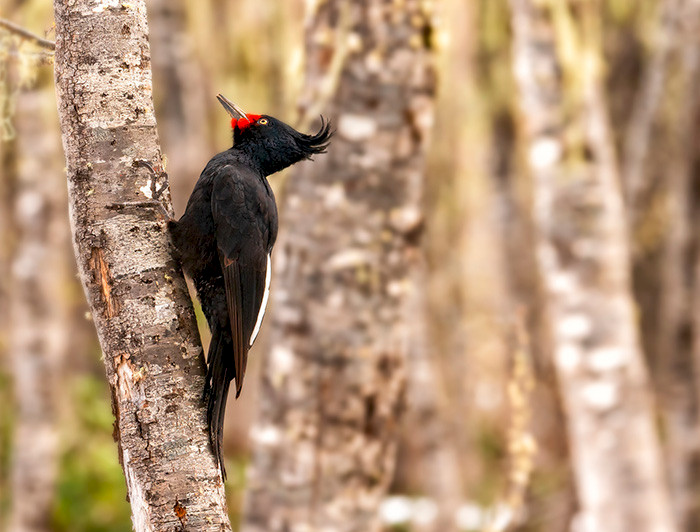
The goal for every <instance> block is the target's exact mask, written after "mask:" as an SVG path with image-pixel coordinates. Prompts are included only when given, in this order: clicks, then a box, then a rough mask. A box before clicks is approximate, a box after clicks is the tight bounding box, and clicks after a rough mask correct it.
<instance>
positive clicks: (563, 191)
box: [510, 0, 675, 532]
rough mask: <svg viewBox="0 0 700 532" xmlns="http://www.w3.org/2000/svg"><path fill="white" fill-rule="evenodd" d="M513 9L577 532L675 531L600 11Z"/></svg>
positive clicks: (529, 4) (530, 5)
mask: <svg viewBox="0 0 700 532" xmlns="http://www.w3.org/2000/svg"><path fill="white" fill-rule="evenodd" d="M510 4H511V10H512V21H513V30H514V47H513V61H514V71H515V76H516V78H517V82H518V86H519V89H520V104H521V112H522V118H523V125H524V132H525V137H526V141H527V150H526V154H527V159H528V164H529V167H530V172H531V174H532V178H533V180H534V194H535V205H534V210H535V217H536V223H537V229H538V232H539V235H538V239H539V242H538V255H539V268H540V274H541V276H542V278H543V282H544V286H545V289H546V294H547V295H546V297H547V305H548V313H549V318H550V323H551V328H552V335H553V340H554V357H555V366H556V369H557V373H558V377H559V383H560V387H561V391H562V396H563V399H564V406H565V411H566V415H567V423H568V430H569V440H570V445H571V449H572V458H573V463H574V469H575V474H576V485H577V489H578V495H579V500H580V505H581V507H580V511H579V514H578V515H577V517H576V518H575V522H574V530H576V531H577V532H584V531H585V532H600V531H605V532H629V531H630V530H634V531H635V532H647V531H648V532H666V531H672V530H674V529H675V528H674V525H673V518H672V513H671V508H670V502H669V497H668V493H667V488H666V485H665V480H664V474H663V469H662V460H661V452H660V446H659V441H658V435H657V434H656V431H655V425H654V413H653V408H652V402H651V398H650V390H649V384H648V377H647V372H646V368H645V366H644V360H643V356H642V353H641V349H640V345H639V339H638V331H637V329H636V321H635V317H634V310H633V304H632V299H631V290H630V279H629V251H628V246H627V235H626V220H625V213H624V210H623V205H622V196H621V193H620V184H619V181H618V177H619V176H618V171H617V165H616V161H615V154H614V151H613V150H614V145H613V141H612V139H611V138H610V135H609V127H608V123H607V120H608V119H607V116H606V110H605V106H604V102H603V97H602V94H601V79H600V74H601V70H600V69H601V65H600V57H599V52H598V51H597V50H599V49H598V48H597V46H598V43H597V42H596V38H597V37H599V33H598V32H599V30H600V28H599V27H598V26H597V24H598V22H599V20H598V19H597V18H596V17H598V16H599V14H598V13H597V12H596V11H595V10H594V7H595V6H596V5H597V4H596V2H591V1H589V2H586V3H585V5H580V6H579V9H578V11H577V15H576V18H574V17H573V14H572V12H570V11H569V9H570V8H569V5H568V4H567V3H560V2H552V3H551V4H549V3H542V2H535V1H533V0H511V2H510ZM564 38H566V39H567V41H566V44H567V45H568V48H567V49H566V50H562V49H561V48H559V46H563V44H562V42H561V39H564ZM572 43H573V45H574V46H573V47H572V46H571V44H572ZM572 52H573V53H572Z"/></svg>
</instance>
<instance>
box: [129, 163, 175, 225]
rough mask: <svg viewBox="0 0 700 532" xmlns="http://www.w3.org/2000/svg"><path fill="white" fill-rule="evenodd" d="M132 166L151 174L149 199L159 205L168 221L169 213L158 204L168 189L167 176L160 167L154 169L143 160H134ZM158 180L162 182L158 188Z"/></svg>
mask: <svg viewBox="0 0 700 532" xmlns="http://www.w3.org/2000/svg"><path fill="white" fill-rule="evenodd" d="M134 166H136V167H140V168H146V169H147V170H148V171H149V172H150V173H151V175H152V176H153V179H151V199H152V200H153V201H155V202H157V203H158V204H159V205H160V207H161V208H162V209H163V212H164V213H165V217H166V218H167V219H170V218H171V216H170V213H169V212H168V210H167V209H166V208H165V207H164V206H163V204H162V203H161V202H160V197H161V195H162V194H163V192H165V190H166V189H167V188H168V174H167V173H166V172H165V170H164V169H163V167H162V166H161V165H157V166H156V167H154V166H153V164H151V162H150V161H146V160H145V159H136V160H135V161H134ZM159 179H160V180H162V182H163V184H162V185H161V186H160V187H159V186H158V180H159Z"/></svg>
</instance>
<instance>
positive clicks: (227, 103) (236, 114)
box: [216, 94, 246, 120]
mask: <svg viewBox="0 0 700 532" xmlns="http://www.w3.org/2000/svg"><path fill="white" fill-rule="evenodd" d="M216 99H217V100H219V103H220V104H221V105H222V106H223V107H224V109H226V112H227V113H228V114H229V115H231V118H235V119H236V120H238V119H239V118H246V114H245V113H244V112H243V110H242V109H241V108H240V107H238V106H237V105H236V104H235V103H233V102H232V101H231V100H229V99H228V98H226V96H224V95H223V94H217V95H216Z"/></svg>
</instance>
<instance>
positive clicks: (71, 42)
mask: <svg viewBox="0 0 700 532" xmlns="http://www.w3.org/2000/svg"><path fill="white" fill-rule="evenodd" d="M54 8H55V16H56V84H57V93H58V106H59V114H60V118H61V126H62V130H63V145H64V149H65V154H66V166H67V174H68V186H69V201H70V212H71V222H72V228H73V239H74V246H75V253H76V258H77V262H78V268H79V270H80V276H81V280H82V283H83V286H84V288H85V292H86V295H87V298H88V301H89V304H90V307H91V310H92V316H93V319H94V321H95V325H96V327H97V331H98V335H99V338H100V344H101V346H102V350H103V352H104V360H105V367H106V370H107V377H108V379H109V383H110V387H111V391H112V405H113V409H114V414H115V417H116V422H115V431H114V432H115V437H116V439H117V442H118V444H119V456H120V460H121V462H122V466H123V468H124V474H125V476H126V483H127V489H128V494H129V500H130V501H131V508H132V519H133V523H134V528H135V529H136V530H137V532H140V531H145V530H148V531H150V530H157V531H160V530H217V531H219V530H230V525H229V523H228V517H227V515H226V502H225V498H224V490H223V483H222V481H221V476H220V473H219V469H218V467H217V465H216V462H215V460H214V456H213V454H212V453H211V449H210V446H209V441H208V436H207V434H208V433H207V427H206V420H205V411H204V404H203V402H202V399H201V395H202V389H203V386H204V364H203V357H202V349H201V345H200V343H199V338H198V334H197V328H196V324H195V320H194V313H193V311H192V306H191V302H190V300H189V297H188V294H187V289H186V287H185V283H184V279H183V277H182V274H181V272H180V269H179V267H178V266H177V264H176V263H175V262H174V261H173V259H172V258H171V255H170V253H169V245H168V237H167V234H166V228H165V220H164V216H163V214H162V213H161V209H160V207H159V206H158V203H157V202H156V201H153V199H152V196H153V191H152V187H151V179H152V176H151V175H150V173H149V172H148V171H147V170H146V169H144V168H139V167H137V164H136V162H137V161H138V160H148V161H151V162H152V163H154V164H156V165H157V164H158V163H160V149H159V146H158V138H157V134H156V123H155V117H154V114H153V103H152V86H151V69H150V57H149V46H148V28H147V23H146V7H145V2H144V1H143V0H135V1H133V2H129V3H119V2H97V3H95V2H88V1H86V0H76V1H74V2H71V3H70V4H68V3H67V2H64V1H62V0H56V2H55V3H54ZM162 185H167V183H165V184H164V183H158V186H162ZM165 200H166V202H167V203H166V205H167V208H168V209H170V203H169V194H168V193H167V192H166V195H165Z"/></svg>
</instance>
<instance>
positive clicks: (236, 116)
mask: <svg viewBox="0 0 700 532" xmlns="http://www.w3.org/2000/svg"><path fill="white" fill-rule="evenodd" d="M217 99H218V100H219V103H221V105H222V106H223V107H224V109H226V111H227V112H228V114H229V115H230V116H231V129H233V149H235V150H238V151H240V152H242V153H244V154H245V155H246V156H247V157H250V158H251V159H252V160H253V161H254V162H255V163H256V164H257V165H258V166H259V167H260V168H261V169H262V170H263V172H264V173H265V175H269V174H273V173H275V172H278V171H280V170H282V169H283V168H286V167H288V166H290V165H292V164H294V163H297V162H299V161H301V160H303V159H310V158H311V157H312V156H313V155H316V154H317V153H324V152H325V151H326V148H327V147H328V143H329V141H330V138H331V136H332V135H333V131H331V127H330V122H329V121H328V120H326V119H325V118H323V117H321V128H320V129H319V130H318V132H317V133H316V134H315V135H305V134H304V133H300V132H299V131H297V130H296V129H294V128H293V127H292V126H289V125H287V124H285V123H284V122H282V121H281V120H277V119H276V118H274V117H272V116H268V115H254V114H246V113H245V112H243V111H242V110H241V108H240V107H238V106H237V105H235V104H234V103H233V102H231V101H230V100H228V99H227V98H226V97H225V96H223V95H221V94H219V95H217Z"/></svg>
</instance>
